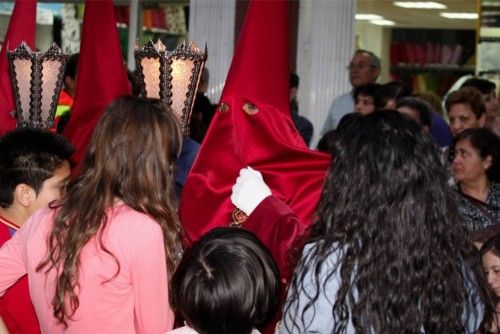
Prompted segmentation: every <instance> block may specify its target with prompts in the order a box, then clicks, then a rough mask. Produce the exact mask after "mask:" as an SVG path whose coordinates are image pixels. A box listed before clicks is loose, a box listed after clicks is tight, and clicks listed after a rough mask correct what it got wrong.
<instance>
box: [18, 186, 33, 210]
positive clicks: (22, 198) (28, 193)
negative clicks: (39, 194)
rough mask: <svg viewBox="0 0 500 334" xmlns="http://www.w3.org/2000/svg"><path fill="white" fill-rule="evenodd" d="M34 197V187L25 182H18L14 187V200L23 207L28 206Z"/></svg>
mask: <svg viewBox="0 0 500 334" xmlns="http://www.w3.org/2000/svg"><path fill="white" fill-rule="evenodd" d="M35 199H36V192H35V189H33V188H31V187H30V186H28V185H27V184H24V183H20V184H18V185H17V186H16V188H15V189H14V200H15V201H17V202H18V203H19V204H21V205H22V206H24V207H29V206H30V205H31V203H33V201H34V200H35Z"/></svg>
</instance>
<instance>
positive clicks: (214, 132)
mask: <svg viewBox="0 0 500 334" xmlns="http://www.w3.org/2000/svg"><path fill="white" fill-rule="evenodd" d="M288 17H289V6H288V2H287V1H251V2H250V5H249V8H248V11H247V15H246V18H245V22H244V25H243V28H242V32H241V35H240V39H239V42H238V46H237V48H236V51H235V55H234V58H233V61H232V64H231V68H230V70H229V74H228V77H227V80H226V85H225V87H224V91H223V93H222V97H221V100H220V103H219V107H218V112H217V113H216V115H215V117H214V119H213V120H212V124H211V126H210V129H209V130H208V133H207V135H206V137H205V139H204V141H203V144H202V146H201V148H200V151H199V153H198V156H197V159H196V161H195V163H194V165H193V167H192V169H191V173H190V175H189V177H188V180H187V183H186V185H185V187H184V190H183V194H182V200H181V208H180V211H181V212H180V214H181V221H182V223H183V226H184V229H185V233H186V238H187V241H188V242H193V241H195V240H197V239H198V238H200V237H201V236H202V235H203V234H204V233H205V232H207V231H209V230H210V229H212V228H214V227H217V226H227V225H229V223H230V222H231V213H232V211H233V209H234V206H233V204H232V203H231V201H230V198H229V197H230V195H231V187H232V186H233V184H234V183H235V181H236V177H237V176H238V173H239V171H240V169H241V168H243V167H246V166H247V165H250V166H252V167H253V168H255V169H257V170H259V171H260V172H262V174H263V176H264V180H265V182H266V183H267V184H268V185H269V187H270V188H271V190H272V192H273V194H274V195H275V196H277V197H278V198H280V199H282V200H284V201H285V202H286V203H287V204H288V205H289V206H290V207H291V208H292V209H293V210H294V212H295V213H296V214H297V215H298V216H299V218H300V219H301V221H302V222H303V223H304V224H307V225H309V224H310V223H311V222H312V220H313V214H314V212H315V210H316V206H317V203H318V201H319V197H320V192H321V189H322V186H323V181H324V177H325V175H326V171H327V168H328V167H329V164H330V157H329V156H328V155H325V154H322V153H318V152H314V151H310V150H309V149H308V148H307V147H306V146H305V144H304V142H303V140H302V138H301V137H300V135H299V134H298V133H297V131H296V129H295V128H294V125H293V123H292V120H291V118H290V113H289V109H288V108H289V105H288V103H289V102H288V101H289V87H288V85H289V83H288V77H289V67H288ZM253 106H255V108H254V107H253ZM244 108H246V109H252V110H253V111H256V110H258V112H257V113H255V114H253V115H250V114H248V113H247V112H245V111H244Z"/></svg>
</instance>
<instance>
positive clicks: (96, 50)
mask: <svg viewBox="0 0 500 334" xmlns="http://www.w3.org/2000/svg"><path fill="white" fill-rule="evenodd" d="M76 85H77V86H76V92H75V100H74V102H73V108H72V110H71V117H70V120H69V122H68V125H67V126H66V127H65V129H64V132H63V134H64V136H66V138H68V139H69V141H70V142H71V143H72V144H73V145H74V146H75V147H76V149H77V150H76V152H75V153H74V154H73V159H74V161H75V162H79V161H80V160H81V158H82V157H83V154H84V152H85V149H86V146H87V143H88V141H89V139H90V136H91V135H92V132H93V130H94V127H95V125H96V124H97V122H98V121H99V118H100V117H101V115H102V113H103V111H104V109H105V108H106V106H107V105H108V104H109V103H110V102H111V101H113V100H114V99H116V98H117V97H119V96H122V95H130V84H129V82H128V78H127V72H126V69H125V64H124V61H123V57H122V53H121V49H120V41H119V38H118V31H117V29H116V20H115V12H114V8H113V1H112V0H87V1H86V2H85V14H84V17H83V28H82V39H81V47H80V58H79V63H78V75H77V84H76Z"/></svg>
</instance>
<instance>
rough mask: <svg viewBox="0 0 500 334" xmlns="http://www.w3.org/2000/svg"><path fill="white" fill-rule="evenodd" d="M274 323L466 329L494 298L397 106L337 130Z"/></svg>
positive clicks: (429, 152)
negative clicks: (307, 235) (306, 236)
mask: <svg viewBox="0 0 500 334" xmlns="http://www.w3.org/2000/svg"><path fill="white" fill-rule="evenodd" d="M338 141H339V145H336V146H335V149H334V152H333V156H334V162H333V165H332V167H331V170H330V171H329V174H328V176H327V180H326V183H325V186H324V189H323V193H322V199H321V201H320V204H319V211H318V220H317V222H316V223H315V224H314V225H313V226H312V230H311V239H310V242H308V243H307V244H306V246H305V247H304V250H303V255H302V259H301V260H300V261H299V264H298V267H297V269H296V272H295V274H294V278H293V280H292V283H291V286H290V288H289V295H288V298H287V302H286V304H285V310H284V315H283V319H282V323H281V328H280V330H279V333H421V332H427V333H470V332H473V331H474V330H476V329H477V328H478V327H479V324H480V323H481V320H482V319H483V314H488V315H489V314H491V311H492V310H493V304H492V302H491V300H490V297H489V295H488V288H487V282H486V280H485V277H484V273H483V272H482V267H481V262H480V258H479V254H478V252H477V250H476V249H475V248H474V245H473V244H472V243H471V242H470V241H469V240H468V239H467V233H466V231H465V229H464V228H463V227H462V226H461V224H460V223H459V221H460V219H459V216H458V210H457V206H456V204H455V202H454V197H453V193H452V190H451V189H450V188H449V187H448V185H447V179H448V177H447V173H446V171H445V169H444V168H443V166H442V164H441V162H440V159H439V154H438V150H437V149H436V146H435V144H434V143H433V141H432V139H431V138H430V137H429V136H428V135H427V134H425V133H423V132H422V131H421V129H420V128H419V127H418V125H417V124H416V123H414V122H413V121H410V120H409V119H407V118H406V117H404V116H402V115H400V114H398V113H397V112H395V111H378V112H375V113H373V114H370V115H367V116H365V117H363V118H361V119H360V120H358V121H357V122H356V124H354V125H353V126H352V127H350V129H349V131H346V132H345V133H344V134H343V135H342V136H341V137H340V138H338Z"/></svg>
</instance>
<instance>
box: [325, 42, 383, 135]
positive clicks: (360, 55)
mask: <svg viewBox="0 0 500 334" xmlns="http://www.w3.org/2000/svg"><path fill="white" fill-rule="evenodd" d="M347 70H348V71H349V81H350V82H351V85H352V88H353V89H352V90H351V91H350V92H348V93H345V94H342V95H340V96H339V97H337V98H336V99H335V100H333V102H332V105H331V107H330V110H329V111H328V116H327V118H326V121H325V125H324V126H323V130H322V131H321V135H323V134H325V133H326V132H328V131H329V130H333V129H336V128H337V125H338V123H339V121H340V119H341V118H342V117H343V116H344V115H346V114H349V113H352V112H353V111H354V98H353V96H352V92H353V91H354V89H355V88H356V87H359V86H361V85H366V84H369V83H375V81H377V78H378V76H379V74H380V59H379V58H378V57H377V56H376V55H375V54H374V53H373V52H371V51H367V50H362V49H359V50H356V52H355V53H354V55H353V57H352V59H351V62H350V63H349V65H347Z"/></svg>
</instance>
